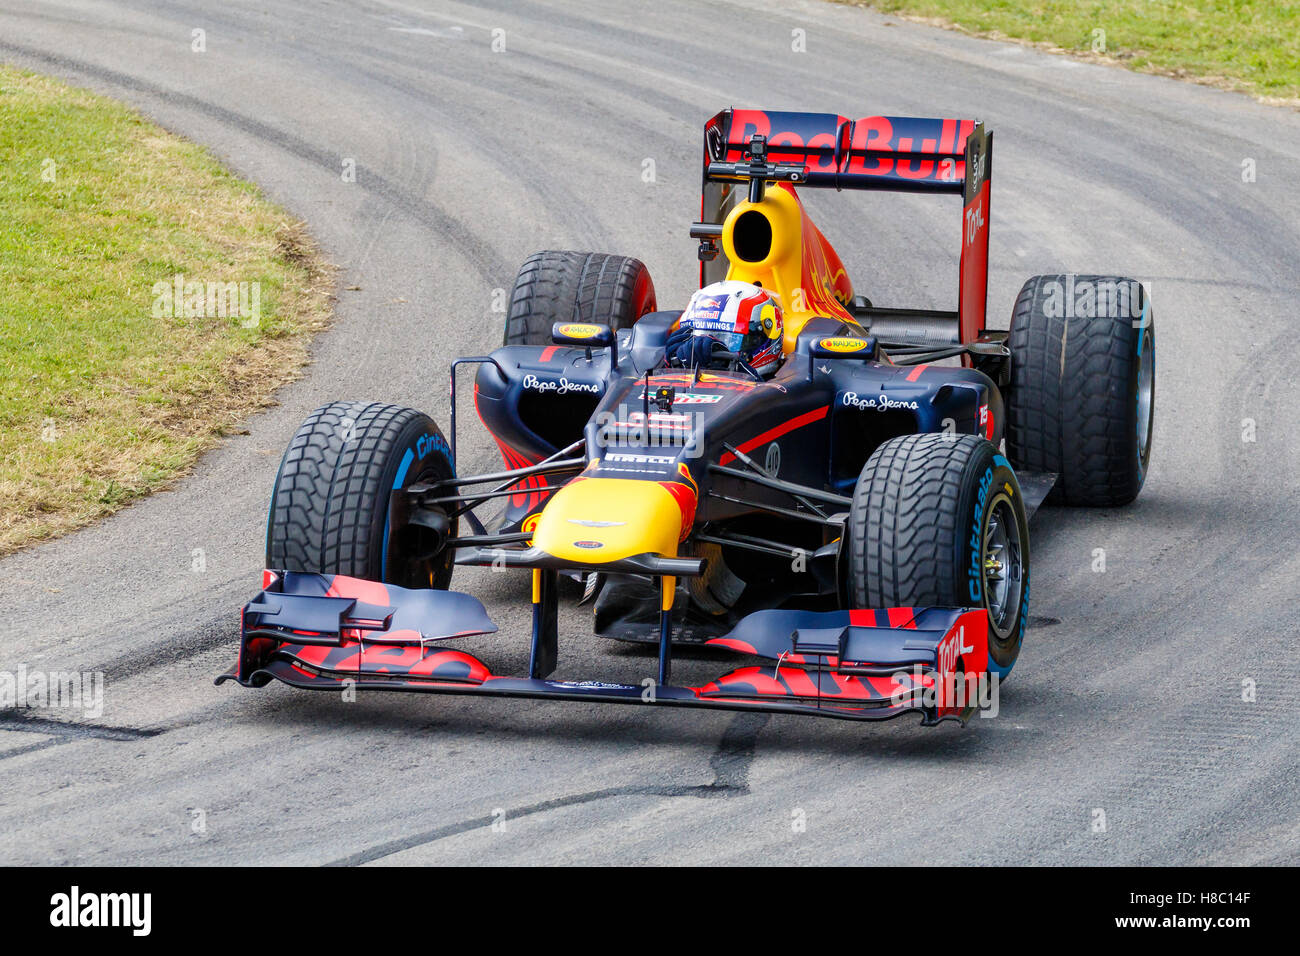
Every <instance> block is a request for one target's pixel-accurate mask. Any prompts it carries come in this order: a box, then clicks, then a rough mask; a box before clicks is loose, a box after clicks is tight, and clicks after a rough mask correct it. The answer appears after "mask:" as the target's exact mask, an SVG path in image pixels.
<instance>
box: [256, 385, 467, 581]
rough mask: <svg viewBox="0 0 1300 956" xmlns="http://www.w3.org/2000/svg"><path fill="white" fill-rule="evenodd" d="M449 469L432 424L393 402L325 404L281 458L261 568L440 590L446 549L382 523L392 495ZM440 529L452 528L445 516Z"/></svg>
mask: <svg viewBox="0 0 1300 956" xmlns="http://www.w3.org/2000/svg"><path fill="white" fill-rule="evenodd" d="M451 475H452V467H451V458H450V450H449V448H448V446H447V442H446V439H444V438H443V435H442V432H441V431H439V430H438V426H437V425H435V424H434V423H433V421H432V420H431V419H430V418H429V417H428V416H427V415H424V414H423V413H421V412H417V411H415V410H414V409H410V408H401V407H399V406H397V405H383V404H379V403H366V402H331V403H330V404H328V405H323V406H321V407H320V408H318V409H316V411H314V412H312V413H311V415H309V416H308V417H307V420H306V421H305V422H303V423H302V425H301V426H300V427H299V429H298V431H297V432H296V433H295V434H294V436H293V439H292V441H290V442H289V447H288V448H287V449H286V450H285V453H284V458H283V459H282V460H281V462H280V472H279V474H278V475H277V476H276V480H275V491H274V493H273V495H272V497H271V510H270V514H269V515H268V517H267V526H266V566H267V567H268V568H273V569H283V570H288V571H316V572H319V573H322V574H346V575H349V576H352V577H358V578H366V579H368V580H372V581H386V582H389V583H392V584H397V585H400V586H403V587H423V588H427V587H435V588H446V587H447V586H448V584H449V583H450V581H451V571H452V559H453V557H454V552H453V551H452V550H451V549H447V548H442V549H440V550H438V551H437V553H432V552H433V551H434V550H435V548H434V544H435V543H436V542H435V541H434V540H431V536H432V537H433V538H436V535H434V533H433V532H431V531H430V530H429V529H427V528H423V527H415V526H411V527H407V528H402V529H390V528H389V526H388V506H389V498H390V496H391V492H392V491H393V490H394V489H397V488H405V487H408V486H409V485H412V484H414V483H415V482H417V481H425V480H433V479H437V478H448V477H451ZM448 527H449V531H448V533H449V534H452V535H454V534H455V523H454V521H453V522H450V523H449V525H448Z"/></svg>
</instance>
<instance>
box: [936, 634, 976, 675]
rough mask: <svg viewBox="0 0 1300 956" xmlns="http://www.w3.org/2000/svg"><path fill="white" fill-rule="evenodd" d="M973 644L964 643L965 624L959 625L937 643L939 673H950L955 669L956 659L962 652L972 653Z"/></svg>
mask: <svg viewBox="0 0 1300 956" xmlns="http://www.w3.org/2000/svg"><path fill="white" fill-rule="evenodd" d="M974 652H975V645H974V644H967V643H966V625H964V624H963V625H961V626H960V627H958V628H957V630H956V631H954V632H953V633H951V634H949V635H948V636H947V637H946V638H944V639H943V641H942V642H941V643H940V644H939V651H938V657H939V660H938V664H939V673H940V674H951V673H953V672H954V671H956V670H957V661H958V659H959V658H960V657H961V655H962V654H973V653H974Z"/></svg>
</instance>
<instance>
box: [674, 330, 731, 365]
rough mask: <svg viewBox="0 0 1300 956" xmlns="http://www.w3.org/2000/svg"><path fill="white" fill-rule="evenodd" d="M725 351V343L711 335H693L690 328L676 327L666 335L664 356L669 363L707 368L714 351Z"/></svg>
mask: <svg viewBox="0 0 1300 956" xmlns="http://www.w3.org/2000/svg"><path fill="white" fill-rule="evenodd" d="M725 351H727V347H726V345H724V344H723V343H722V342H719V341H718V340H717V339H715V338H713V336H711V335H695V334H694V333H693V332H692V331H691V330H690V329H678V330H677V331H676V332H673V333H672V334H671V335H669V336H668V342H667V344H666V347H665V349H664V357H665V358H666V359H667V360H668V364H669V365H676V366H680V367H682V368H707V367H709V365H710V364H711V363H712V361H713V353H714V352H725Z"/></svg>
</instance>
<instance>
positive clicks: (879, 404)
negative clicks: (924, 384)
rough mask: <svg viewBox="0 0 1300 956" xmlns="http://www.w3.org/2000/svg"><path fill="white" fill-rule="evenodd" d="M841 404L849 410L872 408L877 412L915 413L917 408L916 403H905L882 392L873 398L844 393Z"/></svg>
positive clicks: (855, 393)
mask: <svg viewBox="0 0 1300 956" xmlns="http://www.w3.org/2000/svg"><path fill="white" fill-rule="evenodd" d="M843 404H845V405H848V406H850V407H851V408H874V409H875V410H876V411H878V412H885V411H889V410H890V409H891V408H905V409H907V410H908V411H912V412H914V411H916V410H917V408H919V407H920V406H918V405H917V404H916V402H906V401H902V400H901V399H894V398H890V397H889V396H888V395H886V394H885V393H884V392H881V393H880V394H879V395H877V396H876V397H875V398H863V397H861V396H860V395H858V393H857V392H845V393H844V398H843Z"/></svg>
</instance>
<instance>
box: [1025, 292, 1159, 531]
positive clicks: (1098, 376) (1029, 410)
mask: <svg viewBox="0 0 1300 956" xmlns="http://www.w3.org/2000/svg"><path fill="white" fill-rule="evenodd" d="M1009 344H1010V347H1011V383H1010V386H1009V388H1008V389H1007V393H1008V396H1007V429H1006V438H1007V457H1008V458H1010V459H1011V461H1012V462H1013V463H1014V464H1015V466H1016V467H1017V468H1019V469H1021V470H1023V471H1041V472H1054V473H1056V474H1057V475H1058V476H1059V477H1058V478H1057V482H1056V486H1055V488H1053V490H1052V494H1051V496H1050V497H1049V498H1048V501H1049V502H1051V503H1054V504H1064V505H1083V506H1093V507H1111V506H1116V505H1124V504H1128V503H1129V502H1130V501H1132V500H1133V499H1134V498H1136V497H1137V495H1138V492H1139V491H1141V490H1142V483H1143V481H1144V480H1145V479H1146V472H1147V467H1148V465H1149V463H1150V458H1151V429H1152V425H1153V423H1154V420H1155V321H1154V317H1153V314H1152V311H1151V302H1150V300H1149V298H1148V297H1147V294H1146V290H1145V289H1144V288H1143V287H1142V284H1141V283H1139V282H1137V281H1136V280H1134V279H1125V278H1121V277H1119V276H1092V275H1078V276H1076V275H1047V276H1034V277H1033V278H1032V279H1030V280H1029V281H1028V282H1026V283H1025V285H1024V287H1023V288H1022V289H1021V290H1020V295H1019V296H1018V297H1017V298H1016V305H1015V311H1014V313H1013V315H1012V319H1011V338H1010V343H1009Z"/></svg>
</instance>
